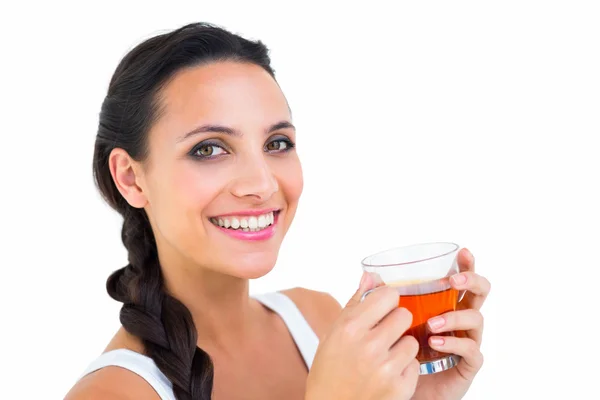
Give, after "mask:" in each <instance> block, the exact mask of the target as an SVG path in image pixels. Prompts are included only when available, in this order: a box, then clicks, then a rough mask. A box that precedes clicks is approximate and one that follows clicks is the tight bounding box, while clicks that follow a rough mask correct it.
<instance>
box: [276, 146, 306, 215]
mask: <svg viewBox="0 0 600 400" xmlns="http://www.w3.org/2000/svg"><path fill="white" fill-rule="evenodd" d="M279 185H280V187H281V190H282V192H283V194H284V196H285V198H286V201H287V202H288V205H289V206H290V207H293V208H295V206H296V203H297V202H298V199H299V198H300V195H301V194H302V189H303V187H304V178H303V176H302V165H301V164H300V160H299V159H298V158H297V157H294V158H292V159H290V160H289V162H288V163H286V165H285V166H284V167H283V168H281V173H280V175H279Z"/></svg>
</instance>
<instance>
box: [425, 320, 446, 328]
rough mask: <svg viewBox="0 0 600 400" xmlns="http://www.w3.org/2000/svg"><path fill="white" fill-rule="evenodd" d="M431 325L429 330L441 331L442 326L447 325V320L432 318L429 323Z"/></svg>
mask: <svg viewBox="0 0 600 400" xmlns="http://www.w3.org/2000/svg"><path fill="white" fill-rule="evenodd" d="M427 323H428V324H429V328H430V329H431V330H434V331H436V330H438V329H440V328H441V327H442V326H444V324H445V323H446V320H444V317H434V318H431V319H430V320H429V321H428V322H427Z"/></svg>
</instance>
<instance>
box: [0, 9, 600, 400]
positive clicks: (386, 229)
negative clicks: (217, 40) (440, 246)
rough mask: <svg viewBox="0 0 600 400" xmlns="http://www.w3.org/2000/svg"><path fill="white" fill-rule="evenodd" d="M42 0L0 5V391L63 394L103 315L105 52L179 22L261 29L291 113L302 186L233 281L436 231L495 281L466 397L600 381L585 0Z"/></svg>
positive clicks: (351, 262) (597, 106)
mask: <svg viewBox="0 0 600 400" xmlns="http://www.w3.org/2000/svg"><path fill="white" fill-rule="evenodd" d="M59 3H60V2H58V3H57V2H39V3H38V4H34V3H20V5H19V6H18V7H19V8H18V9H14V8H12V9H11V7H16V6H15V5H4V6H2V10H0V15H1V16H0V19H1V21H0V22H1V23H0V30H1V38H0V40H1V42H2V43H1V44H2V45H1V49H0V51H1V53H0V54H1V56H0V57H1V62H0V68H1V69H2V71H1V72H2V73H1V74H0V79H1V80H2V86H1V92H0V98H1V99H2V100H1V101H2V107H1V109H2V112H1V114H0V131H1V143H2V156H1V157H0V167H1V168H0V173H1V174H2V175H1V182H2V186H1V189H0V191H1V196H0V201H1V202H2V203H1V208H0V213H1V221H2V222H1V224H0V234H1V235H2V240H1V241H0V245H1V247H2V248H1V254H2V256H1V258H0V265H1V268H2V275H1V276H2V277H1V278H0V279H1V281H0V282H1V283H2V290H1V291H0V296H1V303H0V304H1V305H0V306H1V307H2V320H1V322H0V324H1V330H0V335H1V341H0V343H2V352H1V356H0V360H1V361H0V364H1V365H2V367H1V368H2V369H3V370H4V371H5V372H3V373H2V377H1V378H0V379H1V380H2V382H3V383H2V389H1V390H2V392H1V394H0V397H2V398H6V399H8V398H10V399H15V398H24V399H34V398H48V399H50V398H62V396H64V394H65V393H66V392H67V391H68V389H69V388H70V387H71V386H72V385H73V384H74V382H75V380H76V379H77V377H78V376H79V374H80V373H81V372H82V371H83V369H84V368H85V366H86V365H87V364H88V363H89V362H90V361H92V360H93V359H94V358H95V357H96V356H97V355H98V354H99V353H100V352H101V351H102V350H103V348H104V347H105V345H106V344H107V342H108V340H109V339H110V338H111V336H112V334H113V333H114V332H115V330H116V329H117V327H118V310H119V304H117V303H116V302H114V301H112V300H111V299H110V298H109V297H108V295H107V294H106V292H105V289H104V285H105V280H106V277H107V276H108V275H109V273H110V272H111V271H113V270H114V269H117V268H119V267H121V266H123V265H124V264H125V261H126V258H125V257H126V254H125V251H124V249H123V248H122V245H121V242H120V225H121V221H120V219H119V217H118V216H117V215H116V213H114V212H112V211H111V210H109V209H108V207H107V206H105V205H104V204H103V203H102V202H101V200H100V198H99V195H98V194H97V192H96V191H95V188H94V186H93V182H92V174H91V160H92V149H93V143H94V136H95V132H96V127H97V116H98V112H99V110H100V104H101V102H102V99H103V97H104V95H105V92H106V89H107V86H108V82H109V79H110V77H111V74H112V72H113V70H114V68H115V67H116V65H117V63H118V61H119V60H120V58H121V57H122V56H123V55H124V54H125V53H126V52H127V51H128V50H129V49H130V48H132V47H133V46H134V45H135V44H137V43H138V42H139V41H141V40H143V39H145V38H147V37H149V36H152V35H154V34H156V33H160V32H163V31H165V30H168V29H173V28H177V27H179V26H180V25H182V24H184V23H188V22H192V21H208V22H213V23H217V24H220V25H222V26H224V27H226V28H229V29H232V30H233V31H235V32H238V33H241V34H243V35H244V36H246V37H249V38H253V39H261V40H262V41H264V42H265V43H266V44H267V45H268V46H269V47H270V48H271V50H272V51H271V55H272V61H273V66H274V68H275V69H276V73H277V77H278V80H279V82H280V84H281V86H282V87H283V90H284V92H285V94H286V96H287V97H288V100H289V102H290V104H291V107H292V109H293V113H294V123H295V124H296V125H297V127H298V129H299V132H298V141H299V143H298V149H299V150H298V151H299V154H300V156H301V157H302V161H303V167H304V172H305V182H306V184H305V191H304V194H303V199H302V200H301V205H300V209H299V211H298V214H297V217H296V220H295V222H294V225H293V227H292V229H291V231H290V233H289V236H288V237H287V238H286V241H285V243H284V246H283V248H282V251H281V255H280V258H279V261H278V264H277V266H276V268H275V270H273V272H272V273H270V274H269V275H268V276H266V277H264V278H262V279H260V280H258V281H253V282H252V284H251V285H252V286H251V288H252V291H253V292H262V291H269V290H276V289H283V288H287V287H292V286H305V287H308V288H312V289H317V290H323V291H329V292H330V293H332V294H333V295H334V296H335V297H336V298H337V299H338V300H339V301H340V302H341V303H345V302H346V301H347V299H348V298H349V296H350V295H351V294H352V293H353V292H354V290H355V289H356V287H357V285H358V281H359V278H360V267H359V262H360V260H361V259H362V258H363V257H364V256H366V255H368V254H370V253H372V252H375V251H378V250H382V249H386V248H388V247H392V246H397V245H403V244H409V243H414V242H423V241H430V240H451V241H456V242H458V243H459V244H461V245H462V246H465V247H468V248H470V249H471V251H472V252H473V253H474V254H475V257H476V260H477V270H478V272H479V273H481V274H483V275H485V276H486V277H488V279H489V280H490V281H491V282H492V286H493V289H492V294H491V295H490V297H489V300H488V302H487V303H486V305H485V306H484V308H483V310H482V311H483V312H484V314H485V317H486V329H485V336H484V344H483V352H484V354H485V357H486V362H485V365H484V368H483V369H482V370H481V372H480V374H479V376H478V377H477V379H476V381H475V383H474V384H473V386H472V389H471V390H470V392H469V394H468V395H467V396H466V398H468V399H507V398H511V399H529V398H545V397H546V396H552V395H556V397H558V398H567V397H568V398H574V397H578V396H576V394H579V395H581V396H583V395H584V393H585V394H587V395H588V396H589V397H588V398H591V397H595V396H598V393H597V391H594V390H595V389H594V388H595V387H596V385H595V381H597V375H598V372H599V368H598V364H597V360H598V357H600V354H599V351H598V348H599V346H598V333H597V332H598V331H597V329H596V328H597V327H598V323H597V319H598V311H597V310H598V305H599V303H600V302H599V301H598V297H597V293H598V290H600V289H599V288H598V277H599V274H598V268H599V267H600V259H599V257H598V250H599V239H600V232H599V226H600V212H599V204H600V197H599V194H598V189H599V187H600V184H599V183H598V182H599V180H600V179H598V174H599V172H600V162H599V156H598V152H599V149H600V145H599V144H598V135H599V133H600V129H599V128H600V115H599V114H600V112H599V110H600V28H599V27H600V24H599V23H598V21H599V20H600V10H599V7H598V3H597V2H593V1H589V2H584V1H562V2H559V1H548V0H545V1H537V2H534V1H523V0H519V1H502V2H486V1H468V2H467V1H452V2H449V1H441V2H389V3H388V2H377V1H369V2H366V3H365V4H363V5H357V6H350V5H348V4H347V2H343V3H342V2H340V3H338V4H336V3H334V2H326V1H319V2H318V3H315V4H314V5H309V3H307V2H305V1H302V2H295V3H294V4H290V3H289V2H282V1H279V2H272V3H267V2H261V1H252V2H241V1H240V2H239V3H234V2H231V1H218V2H217V1H211V2H204V1H202V2H201V1H190V2H178V1H168V2H161V3H157V4H152V5H151V3H149V2H146V1H144V2H135V3H134V2H120V1H119V2H113V3H110V2H106V1H103V2H96V3H94V4H91V3H90V2H77V3H74V4H73V5H68V4H65V3H60V4H59ZM6 371H7V372H6ZM7 391H8V393H7Z"/></svg>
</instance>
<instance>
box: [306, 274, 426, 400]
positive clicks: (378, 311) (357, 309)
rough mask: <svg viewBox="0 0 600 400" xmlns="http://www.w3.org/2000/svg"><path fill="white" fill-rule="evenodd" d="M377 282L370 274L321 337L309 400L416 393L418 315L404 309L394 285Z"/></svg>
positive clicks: (398, 399)
mask: <svg viewBox="0 0 600 400" xmlns="http://www.w3.org/2000/svg"><path fill="white" fill-rule="evenodd" d="M373 287H375V284H374V283H373V282H372V280H371V278H370V276H369V275H368V274H363V279H362V281H361V285H360V287H359V289H358V291H357V292H356V293H355V294H354V296H353V297H352V299H350V301H349V302H348V305H346V307H345V308H344V309H343V310H342V312H341V315H340V316H339V318H338V319H337V320H336V322H335V323H334V325H333V328H332V329H331V331H330V333H329V334H328V335H327V336H326V337H325V338H324V339H323V340H322V341H321V343H320V344H319V348H318V350H317V353H316V355H315V359H314V361H313V364H312V367H311V369H310V373H309V374H308V380H307V388H306V397H305V398H306V399H307V400H331V399H335V400H403V399H410V398H411V397H412V395H413V394H414V391H415V387H416V384H417V380H418V377H419V375H418V374H419V363H418V362H417V360H416V359H415V357H416V355H417V351H418V348H419V344H418V342H417V341H416V340H415V338H413V337H412V336H405V337H402V338H401V336H402V335H403V334H404V332H405V331H406V330H407V329H408V328H409V327H410V324H411V322H412V314H410V312H408V311H407V310H406V309H404V308H398V292H397V291H396V290H395V289H391V288H381V289H378V290H376V291H374V292H373V293H372V294H371V295H370V296H368V297H367V298H366V299H365V300H364V301H363V302H361V301H360V299H361V296H362V295H363V293H364V292H366V291H367V290H369V289H371V288H373Z"/></svg>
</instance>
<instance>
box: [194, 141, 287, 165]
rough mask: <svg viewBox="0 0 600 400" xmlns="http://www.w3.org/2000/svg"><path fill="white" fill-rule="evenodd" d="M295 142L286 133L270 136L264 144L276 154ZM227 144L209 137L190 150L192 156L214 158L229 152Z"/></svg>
mask: <svg viewBox="0 0 600 400" xmlns="http://www.w3.org/2000/svg"><path fill="white" fill-rule="evenodd" d="M295 146H296V145H295V143H294V142H292V140H291V139H290V138H288V137H287V136H284V135H277V136H274V137H271V138H269V140H268V141H267V143H266V144H265V146H264V150H265V151H267V152H269V153H272V154H276V153H286V152H288V151H290V150H292V149H293V148H294V147H295ZM229 152H230V150H228V148H227V146H226V145H225V144H224V143H223V142H221V141H218V140H214V139H208V140H204V141H202V142H200V143H198V144H197V145H195V146H194V147H193V148H192V150H191V151H190V152H189V155H190V156H191V157H194V158H196V159H200V160H207V159H214V158H217V157H220V156H224V155H226V154H229Z"/></svg>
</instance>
